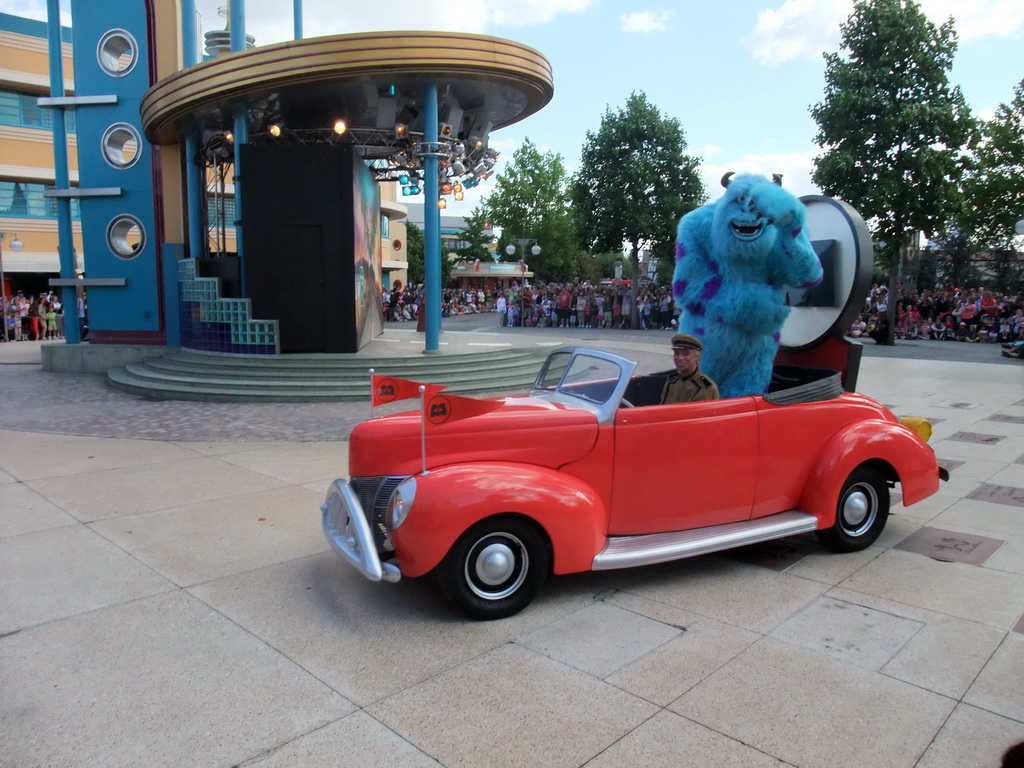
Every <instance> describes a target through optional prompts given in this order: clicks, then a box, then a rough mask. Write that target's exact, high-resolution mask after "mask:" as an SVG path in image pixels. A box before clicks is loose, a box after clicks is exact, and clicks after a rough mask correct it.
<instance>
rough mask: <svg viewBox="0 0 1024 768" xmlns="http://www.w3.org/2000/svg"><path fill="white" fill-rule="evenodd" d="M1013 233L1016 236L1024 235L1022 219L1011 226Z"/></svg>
mask: <svg viewBox="0 0 1024 768" xmlns="http://www.w3.org/2000/svg"><path fill="white" fill-rule="evenodd" d="M1013 229H1014V231H1015V232H1016V233H1017V234H1018V235H1024V219H1021V220H1020V221H1018V222H1017V223H1016V224H1015V225H1014V226H1013Z"/></svg>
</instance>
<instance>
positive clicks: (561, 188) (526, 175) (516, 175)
mask: <svg viewBox="0 0 1024 768" xmlns="http://www.w3.org/2000/svg"><path fill="white" fill-rule="evenodd" d="M568 186H569V176H568V174H567V173H566V170H565V165H564V164H563V163H562V156H561V155H559V154H557V153H552V152H545V153H543V154H542V153H541V151H540V150H539V149H537V147H536V145H535V144H534V143H533V142H532V141H530V140H529V139H525V140H524V141H523V143H522V146H520V147H519V149H517V150H516V151H515V152H514V153H513V154H512V161H511V162H510V163H509V164H508V165H507V166H506V167H505V170H504V171H502V172H501V173H500V174H498V177H497V180H496V181H495V184H494V191H493V192H492V193H491V194H490V195H488V197H487V199H486V200H485V201H484V206H485V210H486V213H487V215H488V217H489V218H490V220H491V223H492V224H494V225H496V226H499V227H501V228H502V236H501V240H500V247H499V249H498V252H499V253H501V254H502V255H504V253H505V246H507V245H508V244H509V243H510V242H511V240H512V239H514V238H530V239H533V240H536V241H537V244H538V245H540V247H541V252H540V254H539V255H538V256H532V255H531V256H529V257H528V261H529V262H530V266H531V267H532V269H533V272H534V274H535V275H536V276H537V278H538V279H541V280H568V279H570V278H572V277H573V276H574V271H575V270H574V268H573V267H574V258H573V257H574V250H575V244H574V243H573V238H572V217H571V212H570V204H569V192H568ZM527 252H528V251H527ZM513 258H514V260H516V261H518V260H519V259H520V258H522V255H521V254H520V253H519V252H518V250H517V252H516V255H515V256H514V257H513Z"/></svg>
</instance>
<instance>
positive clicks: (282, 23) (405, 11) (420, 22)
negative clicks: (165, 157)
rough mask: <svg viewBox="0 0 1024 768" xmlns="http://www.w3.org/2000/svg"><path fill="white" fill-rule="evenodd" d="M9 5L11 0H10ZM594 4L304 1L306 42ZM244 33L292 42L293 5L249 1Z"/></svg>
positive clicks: (582, 0) (217, 3) (460, 25)
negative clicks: (309, 38)
mask: <svg viewBox="0 0 1024 768" xmlns="http://www.w3.org/2000/svg"><path fill="white" fill-rule="evenodd" d="M8 1H9V0H8ZM594 2H595V0H447V2H444V3H423V2H412V1H411V0H396V1H395V2H390V3H375V4H374V3H355V4H353V3H338V2H336V0H305V2H304V3H303V13H302V16H303V24H302V27H303V29H302V32H303V36H304V37H321V36H325V35H341V34H346V33H351V32H372V31H377V30H437V31H447V32H470V33H485V32H487V31H488V29H489V28H491V27H493V26H494V25H496V24H503V25H508V26H516V27H523V26H530V25H535V24H545V23H547V22H550V21H552V20H554V19H555V18H557V17H558V16H562V15H566V14H572V13H581V12H583V11H586V10H587V9H588V8H590V7H591V6H592V5H593V4H594ZM196 5H197V7H198V8H199V10H200V12H201V13H202V16H203V24H202V27H203V31H204V32H205V31H207V30H210V29H219V28H223V21H222V20H221V19H220V17H218V15H217V9H218V8H219V7H222V6H224V5H225V0H196ZM245 15H246V32H248V33H249V34H251V35H253V36H255V37H256V44H257V45H267V44H269V43H275V42H281V41H285V40H290V39H292V37H293V34H292V30H293V16H292V4H291V3H287V2H285V3H282V2H281V1H280V0H247V1H246V5H245Z"/></svg>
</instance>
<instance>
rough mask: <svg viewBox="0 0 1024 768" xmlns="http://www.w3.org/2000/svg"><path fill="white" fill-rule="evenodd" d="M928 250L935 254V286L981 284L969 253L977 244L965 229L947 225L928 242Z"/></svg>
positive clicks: (979, 276)
mask: <svg viewBox="0 0 1024 768" xmlns="http://www.w3.org/2000/svg"><path fill="white" fill-rule="evenodd" d="M928 250H929V251H931V252H932V253H934V254H935V284H936V285H937V286H945V287H949V286H953V287H956V288H964V287H967V286H978V285H981V274H980V272H979V271H978V269H977V267H976V266H975V265H974V262H972V261H971V254H973V253H974V252H975V251H977V250H978V245H977V242H975V241H974V239H973V238H971V236H970V235H969V234H968V233H967V232H966V231H965V230H963V229H960V228H959V227H957V226H955V225H952V226H949V227H947V228H946V229H945V230H944V231H943V232H940V233H939V234H938V235H937V236H936V237H935V239H934V240H932V241H931V242H930V243H929V249H928ZM922 260H923V259H922Z"/></svg>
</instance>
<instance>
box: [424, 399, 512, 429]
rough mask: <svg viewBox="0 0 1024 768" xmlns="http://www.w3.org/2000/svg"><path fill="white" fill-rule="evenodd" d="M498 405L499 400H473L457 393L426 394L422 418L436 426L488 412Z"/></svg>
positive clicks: (499, 403)
mask: <svg viewBox="0 0 1024 768" xmlns="http://www.w3.org/2000/svg"><path fill="white" fill-rule="evenodd" d="M500 406H501V401H500V400H474V399H473V398H471V397H459V396H457V395H439V394H434V395H433V396H430V395H428V396H427V399H426V406H425V408H424V412H423V419H424V422H425V423H426V424H427V425H428V426H432V427H437V426H440V425H441V424H447V423H448V422H450V421H458V420H459V419H468V418H469V417H470V416H480V415H482V414H485V413H490V412H491V411H493V410H495V409H496V408H499V407H500Z"/></svg>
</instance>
